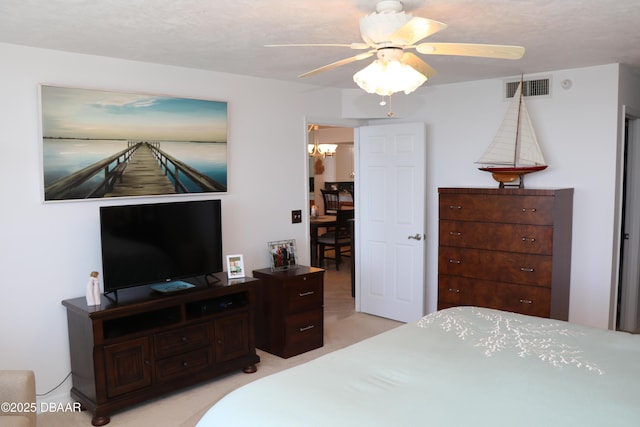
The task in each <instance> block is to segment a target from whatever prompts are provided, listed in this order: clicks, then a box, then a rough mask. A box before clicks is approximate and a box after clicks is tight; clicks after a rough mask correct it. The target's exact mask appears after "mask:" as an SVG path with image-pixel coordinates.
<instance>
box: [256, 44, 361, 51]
mask: <svg viewBox="0 0 640 427" xmlns="http://www.w3.org/2000/svg"><path fill="white" fill-rule="evenodd" d="M264 46H265V47H348V48H351V49H354V50H364V49H369V48H371V46H369V45H368V44H366V43H294V44H266V45H264Z"/></svg>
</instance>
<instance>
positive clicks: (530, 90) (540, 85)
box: [506, 78, 550, 98]
mask: <svg viewBox="0 0 640 427" xmlns="http://www.w3.org/2000/svg"><path fill="white" fill-rule="evenodd" d="M519 83H520V80H517V81H514V82H507V84H506V94H507V98H513V95H514V94H515V93H516V90H517V89H518V84H519ZM522 84H523V86H522V87H523V91H522V93H523V95H524V96H542V95H550V89H549V87H550V84H549V79H548V78H547V79H538V80H524V81H523V82H522Z"/></svg>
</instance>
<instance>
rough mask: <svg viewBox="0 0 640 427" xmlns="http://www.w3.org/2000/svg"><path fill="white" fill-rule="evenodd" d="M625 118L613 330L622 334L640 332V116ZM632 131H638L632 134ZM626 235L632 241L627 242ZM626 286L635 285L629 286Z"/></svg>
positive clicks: (625, 112)
mask: <svg viewBox="0 0 640 427" xmlns="http://www.w3.org/2000/svg"><path fill="white" fill-rule="evenodd" d="M622 117H623V123H622V132H621V133H622V137H621V144H622V147H621V150H620V156H621V160H620V164H621V168H620V174H619V176H618V188H619V194H620V201H619V203H618V216H617V217H618V224H619V227H618V242H619V244H618V253H617V256H618V265H617V273H618V274H617V280H616V281H615V283H616V286H615V289H614V296H613V298H612V309H611V312H612V319H611V321H610V323H612V324H613V325H610V327H611V326H613V329H614V330H619V329H620V327H621V326H625V329H624V330H629V329H633V330H637V329H639V325H640V319H639V317H640V309H639V305H640V301H639V299H640V269H639V268H638V266H637V263H633V262H632V261H631V260H633V259H636V260H637V259H638V257H640V173H637V172H636V173H634V170H635V169H637V167H639V166H640V114H638V113H637V112H633V111H631V110H630V109H628V108H627V107H626V106H624V107H623V114H622ZM632 127H633V129H634V130H631V128H632ZM634 167H635V169H634ZM629 172H631V174H632V175H631V178H632V180H631V181H629V180H628V178H629V177H630V176H629ZM626 234H630V235H631V237H632V238H631V239H627V238H625V235H626ZM625 283H635V285H634V286H625Z"/></svg>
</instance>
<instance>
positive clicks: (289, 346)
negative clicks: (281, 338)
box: [282, 308, 324, 357]
mask: <svg viewBox="0 0 640 427" xmlns="http://www.w3.org/2000/svg"><path fill="white" fill-rule="evenodd" d="M323 333H324V318H323V313H322V308H318V309H314V310H309V311H305V312H302V313H297V314H292V315H290V316H288V317H287V319H286V321H285V342H286V343H285V346H284V351H283V356H282V357H290V356H293V355H296V354H300V353H303V352H305V351H309V350H312V349H314V348H319V347H322V346H323V344H324V341H323Z"/></svg>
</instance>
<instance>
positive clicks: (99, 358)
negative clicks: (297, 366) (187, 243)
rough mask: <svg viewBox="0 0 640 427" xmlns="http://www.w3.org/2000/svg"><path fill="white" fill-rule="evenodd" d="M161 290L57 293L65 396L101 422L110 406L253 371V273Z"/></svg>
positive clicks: (255, 357)
mask: <svg viewBox="0 0 640 427" xmlns="http://www.w3.org/2000/svg"><path fill="white" fill-rule="evenodd" d="M192 283H193V284H194V285H196V287H195V288H191V289H189V290H187V291H184V292H180V293H176V294H171V295H161V294H158V293H157V292H155V291H153V290H151V289H150V288H149V287H148V286H142V287H137V288H131V289H125V290H121V291H119V295H118V301H117V302H114V301H112V300H110V299H108V298H105V297H104V296H103V297H102V301H101V302H102V304H101V305H99V306H95V307H93V306H92V307H89V306H87V304H86V300H85V297H81V298H74V299H69V300H65V301H62V305H64V306H65V307H66V309H67V322H68V328H69V346H70V353H71V371H72V372H71V373H72V379H73V387H72V389H71V396H72V397H73V398H74V399H76V400H78V401H79V402H81V403H82V404H83V406H84V407H85V408H86V409H88V410H90V411H91V412H93V414H94V416H93V419H92V424H93V425H95V426H100V425H105V424H107V423H109V421H110V414H111V413H113V412H114V411H117V410H120V409H123V408H126V407H129V406H131V405H133V404H136V403H139V402H143V401H146V400H148V399H150V398H153V397H157V396H160V395H163V394H166V393H170V392H173V391H175V390H178V389H180V388H183V387H186V386H189V385H192V384H195V383H198V382H201V381H204V380H208V379H211V378H214V377H216V376H219V375H222V374H225V373H228V372H231V371H234V370H239V369H242V370H243V371H244V372H246V373H251V372H255V371H256V363H258V362H259V361H260V357H259V356H258V355H257V354H256V350H255V308H256V285H257V284H258V283H259V280H258V279H253V278H244V279H234V280H233V281H232V282H230V281H227V279H226V278H222V277H220V282H217V283H216V284H215V285H207V284H206V283H204V282H202V283H199V282H198V281H196V280H194V281H192Z"/></svg>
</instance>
